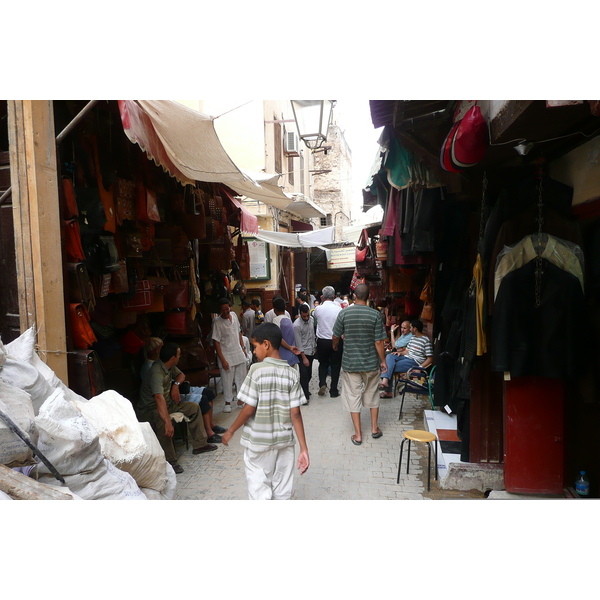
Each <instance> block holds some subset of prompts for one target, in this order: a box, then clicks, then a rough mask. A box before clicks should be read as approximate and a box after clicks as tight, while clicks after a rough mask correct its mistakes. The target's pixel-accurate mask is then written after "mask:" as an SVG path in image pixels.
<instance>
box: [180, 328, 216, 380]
mask: <svg viewBox="0 0 600 600" xmlns="http://www.w3.org/2000/svg"><path fill="white" fill-rule="evenodd" d="M179 347H180V348H181V356H180V358H179V362H178V363H177V367H178V368H179V369H181V370H182V371H183V372H184V373H185V374H186V375H187V372H188V371H191V370H194V369H205V368H207V367H208V364H209V363H208V358H207V356H206V350H204V346H203V345H202V340H201V339H200V338H199V337H196V338H194V339H193V340H190V341H189V342H186V343H183V344H179Z"/></svg>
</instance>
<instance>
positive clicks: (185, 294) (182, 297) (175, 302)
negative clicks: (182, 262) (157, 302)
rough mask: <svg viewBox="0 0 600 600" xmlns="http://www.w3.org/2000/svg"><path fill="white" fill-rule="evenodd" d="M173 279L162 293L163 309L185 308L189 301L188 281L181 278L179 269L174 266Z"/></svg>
mask: <svg viewBox="0 0 600 600" xmlns="http://www.w3.org/2000/svg"><path fill="white" fill-rule="evenodd" d="M173 271H174V273H175V281H170V282H169V285H168V287H167V290H166V292H165V294H164V298H165V309H166V310H171V309H173V308H187V307H188V306H189V302H190V290H189V286H190V282H189V281H187V280H185V281H184V280H183V279H181V274H180V273H179V270H178V269H176V268H174V269H173Z"/></svg>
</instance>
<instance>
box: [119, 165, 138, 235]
mask: <svg viewBox="0 0 600 600" xmlns="http://www.w3.org/2000/svg"><path fill="white" fill-rule="evenodd" d="M115 196H116V205H117V224H118V225H122V224H123V222H124V221H135V183H134V182H133V181H128V180H127V179H122V178H121V177H118V178H117V188H116V191H115Z"/></svg>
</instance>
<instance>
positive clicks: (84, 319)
mask: <svg viewBox="0 0 600 600" xmlns="http://www.w3.org/2000/svg"><path fill="white" fill-rule="evenodd" d="M69 312H70V314H71V334H72V337H73V346H74V347H75V348H78V349H80V350H85V349H87V348H89V347H91V345H92V344H93V343H94V342H96V336H95V335H94V330H93V329H92V327H91V325H90V315H89V313H88V310H87V308H86V307H85V306H84V305H83V304H81V303H70V304H69Z"/></svg>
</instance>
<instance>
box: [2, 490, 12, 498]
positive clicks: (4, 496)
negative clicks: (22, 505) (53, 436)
mask: <svg viewBox="0 0 600 600" xmlns="http://www.w3.org/2000/svg"><path fill="white" fill-rule="evenodd" d="M0 500H12V498H11V497H10V496H9V495H8V494H7V493H6V492H2V491H0Z"/></svg>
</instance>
